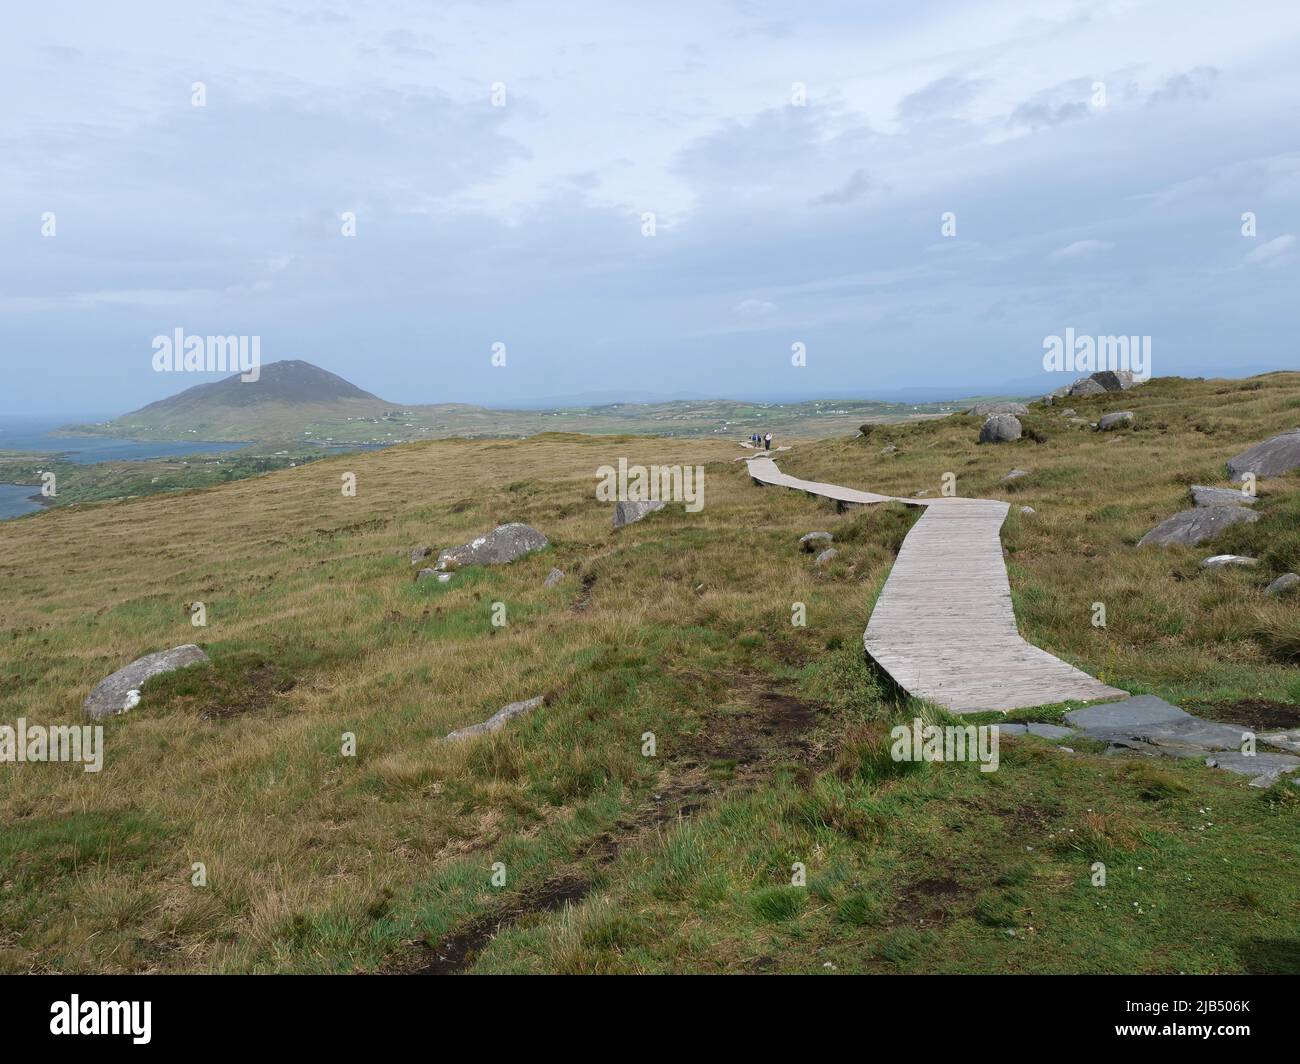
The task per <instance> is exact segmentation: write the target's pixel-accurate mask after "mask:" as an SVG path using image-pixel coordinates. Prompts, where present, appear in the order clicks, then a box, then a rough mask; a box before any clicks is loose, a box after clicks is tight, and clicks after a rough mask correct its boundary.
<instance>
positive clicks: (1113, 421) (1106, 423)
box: [1097, 410, 1133, 432]
mask: <svg viewBox="0 0 1300 1064" xmlns="http://www.w3.org/2000/svg"><path fill="white" fill-rule="evenodd" d="M1131 424H1133V411H1131V410H1116V411H1115V412H1114V413H1113V414H1104V415H1103V416H1102V419H1101V420H1100V421H1098V422H1097V428H1098V429H1099V430H1100V431H1102V432H1110V431H1111V429H1117V428H1120V427H1121V426H1122V425H1131Z"/></svg>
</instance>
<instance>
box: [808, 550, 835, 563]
mask: <svg viewBox="0 0 1300 1064" xmlns="http://www.w3.org/2000/svg"><path fill="white" fill-rule="evenodd" d="M839 553H840V552H839V551H837V550H836V549H835V548H834V547H831V548H830V549H829V550H824V551H822V552H821V553H820V554H819V555H817V560H816V561H815V562H813V564H814V565H827V564H829V563H830V561H831V559H832V558H835V557H838V556H839Z"/></svg>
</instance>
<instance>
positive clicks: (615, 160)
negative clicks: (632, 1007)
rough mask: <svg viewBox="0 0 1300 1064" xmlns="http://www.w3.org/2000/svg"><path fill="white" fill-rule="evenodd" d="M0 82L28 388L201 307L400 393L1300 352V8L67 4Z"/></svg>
mask: <svg viewBox="0 0 1300 1064" xmlns="http://www.w3.org/2000/svg"><path fill="white" fill-rule="evenodd" d="M195 82H202V83H203V84H204V86H205V91H206V105H205V106H202V107H196V106H194V105H193V102H192V101H193V89H192V86H193V85H194V83H195ZM498 83H499V85H500V86H504V104H505V105H504V106H494V105H493V98H492V96H493V86H494V84H498ZM797 85H802V86H806V102H803V101H802V100H801V98H800V97H799V95H798V93H799V89H798V88H797ZM1099 86H1100V91H1101V93H1103V94H1104V100H1102V99H1101V96H1100V95H1099V92H1098V87H1099ZM498 92H499V90H498ZM0 100H3V104H4V106H3V108H2V109H0V242H2V246H3V249H4V255H3V257H2V258H0V365H2V368H3V371H4V372H3V381H4V383H3V389H4V390H3V392H2V393H0V413H2V414H54V415H61V414H73V413H75V414H83V413H102V414H104V415H109V414H113V413H119V412H122V411H125V410H127V409H131V408H133V407H137V406H139V405H142V404H143V403H145V402H148V401H151V400H153V399H157V398H160V397H162V396H164V395H168V394H172V393H174V392H177V391H180V390H181V389H182V388H183V387H188V386H190V385H192V384H197V383H202V382H203V381H206V380H208V379H211V378H209V377H207V376H196V375H167V374H158V373H155V372H154V371H153V369H152V368H151V364H150V359H151V356H152V349H151V340H152V338H153V337H154V336H155V335H158V334H164V333H167V334H170V333H171V332H172V331H173V330H174V329H176V328H183V329H184V330H185V331H186V332H187V333H191V334H199V335H202V334H221V335H230V334H247V335H257V336H260V337H261V344H262V355H263V359H264V360H266V361H273V360H277V359H282V358H301V359H306V360H309V361H311V362H315V363H317V364H318V365H321V366H323V367H325V368H327V369H330V370H332V371H334V372H336V373H339V374H341V375H342V376H344V377H346V378H348V379H349V380H351V381H353V382H354V383H356V384H358V385H360V386H361V387H363V388H366V389H368V390H370V391H372V392H375V393H377V394H379V395H381V396H383V397H385V398H388V399H393V400H395V401H404V402H410V403H416V402H441V401H451V400H461V401H476V402H491V403H499V404H505V403H511V402H518V401H523V400H531V401H537V400H540V399H542V398H544V397H547V396H555V395H566V396H570V395H575V394H587V393H599V394H604V395H608V394H610V393H620V394H632V395H641V394H646V393H650V394H660V395H666V394H694V395H742V394H743V395H771V396H791V397H794V396H812V395H817V394H826V395H843V394H847V393H856V394H860V395H862V396H864V397H869V396H871V395H872V394H875V393H880V392H885V391H889V390H893V389H899V388H905V387H914V386H920V387H929V388H949V387H951V388H952V390H953V391H954V392H955V393H957V392H970V391H973V390H978V388H977V387H976V386H978V385H981V384H986V385H988V386H990V387H992V386H994V385H997V384H1000V383H1004V382H1009V381H1024V380H1028V379H1031V378H1034V377H1037V376H1039V375H1040V374H1041V364H1042V357H1043V341H1044V338H1045V337H1046V336H1049V335H1052V334H1061V333H1063V332H1064V330H1065V329H1066V328H1067V327H1070V328H1073V329H1075V331H1076V332H1077V333H1091V334H1112V333H1115V334H1137V335H1149V336H1151V337H1152V358H1153V371H1154V373H1155V374H1156V375H1165V374H1170V373H1180V374H1184V375H1215V374H1241V373H1246V372H1255V371H1258V370H1261V369H1267V368H1297V367H1300V357H1297V355H1298V354H1300V352H1298V351H1297V342H1296V337H1297V335H1298V333H1300V309H1298V305H1300V298H1298V295H1300V286H1298V285H1297V280H1298V275H1297V270H1298V267H1297V263H1298V260H1300V247H1297V239H1296V238H1297V234H1300V4H1297V3H1296V2H1295V0H1268V2H1263V0H1254V2H1250V0H1246V2H1235V3H1231V4H1226V3H1220V2H1212V3H1198V2H1195V0H1168V2H1166V0H1150V2H1147V0H1132V2H1107V0H1097V2H1089V3H1076V2H1056V0H1035V2H1033V3H1027V2H1021V3H1013V2H997V0H991V2H980V0H961V2H957V3H938V2H924V0H908V2H904V3H892V2H891V3H879V2H868V0H845V2H838V3H806V4H794V3H790V2H788V0H786V2H782V3H766V2H710V0H691V2H689V3H676V2H671V0H669V2H665V3H659V4H646V5H632V4H611V3H608V2H605V3H590V4H582V3H566V2H563V0H547V2H545V3H540V2H539V3H510V2H505V0H502V2H489V3H445V2H439V3H416V2H380V0H367V2H366V3H365V4H338V5H331V4H328V3H306V2H301V3H300V2H297V0H279V2H272V3H240V2H236V0H219V2H213V3H177V2H175V0H168V2H159V3H151V2H142V0H125V2H122V3H112V4H107V3H89V2H82V3H63V2H56V0H42V3H40V4H29V5H23V8H22V10H19V9H18V6H17V5H9V6H8V7H7V8H6V10H5V12H4V15H3V32H2V33H0ZM349 211H350V212H354V213H355V216H356V236H355V237H347V236H344V235H342V232H341V229H342V226H343V222H342V221H341V217H340V216H341V215H343V214H344V212H349ZM646 212H653V214H654V216H655V235H653V236H645V235H643V216H644V214H645V213H646ZM945 212H952V213H953V214H955V216H956V235H955V236H943V235H941V219H942V216H943V214H944V213H945ZM1245 212H1253V213H1254V214H1255V216H1256V219H1257V223H1256V224H1257V232H1256V235H1254V236H1244V235H1243V234H1242V222H1241V216H1242V214H1243V213H1245ZM47 213H53V215H54V217H55V227H56V235H54V236H44V235H42V218H43V216H45V215H46V214H47ZM47 228H48V226H47ZM496 342H501V343H504V344H505V345H506V351H507V357H506V366H505V367H504V368H500V367H493V366H492V365H491V364H490V357H491V351H492V345H493V343H496ZM794 343H803V344H805V345H806V350H807V365H806V366H802V367H796V366H792V365H791V358H790V352H791V345H792V344H794Z"/></svg>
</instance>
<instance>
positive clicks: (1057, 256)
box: [1047, 240, 1115, 262]
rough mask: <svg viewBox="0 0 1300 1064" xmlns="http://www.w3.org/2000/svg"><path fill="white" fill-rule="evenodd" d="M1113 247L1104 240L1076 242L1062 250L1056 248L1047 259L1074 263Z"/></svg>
mask: <svg viewBox="0 0 1300 1064" xmlns="http://www.w3.org/2000/svg"><path fill="white" fill-rule="evenodd" d="M1114 246H1115V245H1114V244H1111V243H1109V242H1107V241H1105V240H1076V241H1075V242H1074V243H1073V244H1066V245H1065V247H1063V248H1057V249H1056V250H1055V251H1053V252H1052V253H1051V254H1050V255H1048V256H1047V257H1048V258H1049V259H1050V260H1051V261H1052V262H1074V261H1076V260H1079V259H1090V258H1093V257H1094V256H1096V255H1100V254H1102V253H1103V252H1106V251H1109V250H1110V249H1111V248H1113V247H1114Z"/></svg>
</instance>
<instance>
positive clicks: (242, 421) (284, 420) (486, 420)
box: [78, 399, 969, 444]
mask: <svg viewBox="0 0 1300 1064" xmlns="http://www.w3.org/2000/svg"><path fill="white" fill-rule="evenodd" d="M373 402H374V401H372V405H373ZM968 405H969V401H954V402H948V403H919V404H915V405H913V404H909V403H881V402H875V401H872V400H817V401H811V402H803V403H747V402H737V401H734V400H728V399H709V400H699V401H693V402H692V401H680V402H667V403H617V404H612V405H607V406H594V407H569V408H565V409H559V410H489V409H487V408H485V407H479V406H466V405H463V404H446V405H441V406H423V407H422V406H414V407H397V406H394V407H393V408H392V409H391V410H389V411H387V412H385V413H382V414H372V413H367V414H365V415H357V416H349V415H347V414H338V413H337V412H336V411H337V410H338V409H339V407H337V406H326V407H323V408H320V409H313V408H312V407H311V406H306V407H303V406H301V405H295V406H288V407H283V408H281V409H268V408H267V407H265V406H260V407H250V408H247V409H244V410H241V409H238V408H234V409H231V408H224V409H223V410H222V411H221V416H220V419H219V420H210V421H205V420H197V421H196V420H194V419H193V418H192V417H189V416H186V417H184V418H183V419H182V420H173V419H171V418H161V417H160V418H150V417H147V416H142V417H133V418H119V419H118V420H117V421H114V422H111V423H110V424H108V425H99V426H95V425H88V426H78V431H82V432H88V433H96V434H107V435H113V436H128V437H135V438H139V439H187V438H192V439H205V440H244V439H246V440H261V441H292V442H294V443H298V444H302V443H314V444H320V443H393V442H397V441H409V440H420V439H447V438H457V437H460V438H468V439H479V438H494V437H502V438H505V437H519V436H534V435H536V434H537V433H539V432H583V433H587V434H589V435H598V436H606V435H640V436H721V437H725V438H728V439H732V438H736V437H740V438H744V437H745V436H748V435H749V434H750V433H751V432H759V431H763V432H769V431H770V432H772V433H774V434H780V435H783V436H799V437H803V438H822V437H826V436H841V435H845V434H851V433H853V432H854V431H856V430H857V427H858V426H859V425H860V424H862V423H863V422H867V421H910V420H913V419H917V418H924V417H935V416H939V415H942V414H947V413H951V412H953V411H954V410H961V409H964V407H965V406H968Z"/></svg>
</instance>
